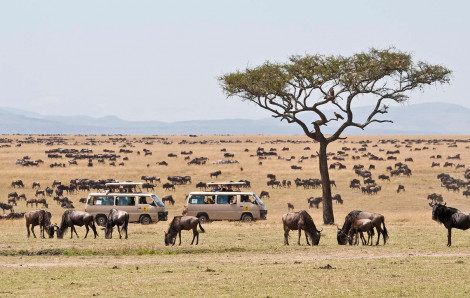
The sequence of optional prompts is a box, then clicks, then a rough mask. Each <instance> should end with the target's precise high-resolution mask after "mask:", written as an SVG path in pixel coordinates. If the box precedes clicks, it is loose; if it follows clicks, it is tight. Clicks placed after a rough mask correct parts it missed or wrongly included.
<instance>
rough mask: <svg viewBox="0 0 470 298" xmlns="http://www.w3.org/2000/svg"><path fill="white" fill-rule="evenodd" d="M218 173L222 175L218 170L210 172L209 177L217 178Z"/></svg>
mask: <svg viewBox="0 0 470 298" xmlns="http://www.w3.org/2000/svg"><path fill="white" fill-rule="evenodd" d="M219 175H222V171H220V170H218V171H215V172H212V173H210V176H211V178H212V177H215V178H216V179H217V177H219Z"/></svg>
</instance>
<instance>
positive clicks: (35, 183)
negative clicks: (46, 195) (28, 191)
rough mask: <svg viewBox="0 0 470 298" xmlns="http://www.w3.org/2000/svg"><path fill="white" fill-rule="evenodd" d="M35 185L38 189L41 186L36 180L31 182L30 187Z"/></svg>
mask: <svg viewBox="0 0 470 298" xmlns="http://www.w3.org/2000/svg"><path fill="white" fill-rule="evenodd" d="M35 187H37V188H38V189H39V188H41V183H39V182H36V181H35V182H33V187H32V188H33V189H34V188H35Z"/></svg>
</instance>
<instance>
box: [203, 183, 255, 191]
mask: <svg viewBox="0 0 470 298" xmlns="http://www.w3.org/2000/svg"><path fill="white" fill-rule="evenodd" d="M206 185H207V187H214V188H215V187H224V188H225V187H235V188H237V189H238V190H239V189H240V187H242V186H245V185H246V183H245V182H208V183H206Z"/></svg>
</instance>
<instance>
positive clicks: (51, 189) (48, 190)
mask: <svg viewBox="0 0 470 298" xmlns="http://www.w3.org/2000/svg"><path fill="white" fill-rule="evenodd" d="M45 191H46V194H47V195H48V196H52V194H53V193H54V189H53V188H50V187H49V186H48V187H46V190H45Z"/></svg>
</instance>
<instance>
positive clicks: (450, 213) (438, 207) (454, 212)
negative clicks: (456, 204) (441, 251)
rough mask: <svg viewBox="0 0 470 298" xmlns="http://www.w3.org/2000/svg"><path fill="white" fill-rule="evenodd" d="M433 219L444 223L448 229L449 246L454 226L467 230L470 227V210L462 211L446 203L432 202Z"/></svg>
mask: <svg viewBox="0 0 470 298" xmlns="http://www.w3.org/2000/svg"><path fill="white" fill-rule="evenodd" d="M429 206H431V207H432V219H433V220H435V221H437V222H438V223H442V224H444V227H446V229H447V231H448V232H447V246H451V245H452V234H451V231H452V228H456V229H459V230H467V229H468V228H470V212H461V211H460V210H458V209H455V208H452V207H447V206H446V204H444V205H442V204H439V203H434V204H431V203H429Z"/></svg>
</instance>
